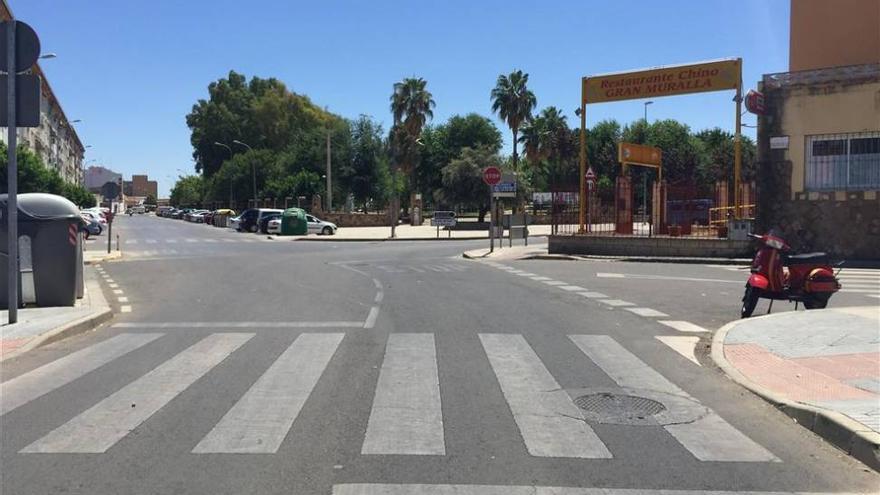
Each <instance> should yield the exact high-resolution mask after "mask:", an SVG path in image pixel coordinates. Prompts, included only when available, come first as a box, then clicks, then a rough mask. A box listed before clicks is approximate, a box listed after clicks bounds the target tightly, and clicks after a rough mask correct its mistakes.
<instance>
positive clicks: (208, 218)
mask: <svg viewBox="0 0 880 495" xmlns="http://www.w3.org/2000/svg"><path fill="white" fill-rule="evenodd" d="M214 213H217V212H216V210H215V211H209V212H208V213H205V214H204V215H202V221H203V222H205V225H211V224H212V220H213V219H214Z"/></svg>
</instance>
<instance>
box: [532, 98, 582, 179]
mask: <svg viewBox="0 0 880 495" xmlns="http://www.w3.org/2000/svg"><path fill="white" fill-rule="evenodd" d="M519 140H520V142H521V143H523V146H524V149H525V154H526V158H528V160H529V162H530V163H532V164H533V165H534V166H539V167H542V168H543V169H544V170H545V171H546V173H547V174H548V175H549V176H550V177H551V179H550V182H551V183H561V182H569V183H573V182H572V181H577V178H578V172H577V165H578V164H577V155H578V147H577V144H576V143H577V141H576V139H575V135H574V133H572V130H571V129H570V128H569V127H568V122H566V117H565V115H563V114H562V112H560V111H559V109H558V108H556V107H553V106H551V107H547V108H545V109H543V110H541V113H540V114H539V115H538V116H537V117H535V118H533V119H532V120H531V121H529V122H528V124H526V126H525V127H523V130H522V135H521V136H520V138H519ZM572 175H573V177H572Z"/></svg>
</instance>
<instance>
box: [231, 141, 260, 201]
mask: <svg viewBox="0 0 880 495" xmlns="http://www.w3.org/2000/svg"><path fill="white" fill-rule="evenodd" d="M232 144H237V145H239V146H244V147H245V148H247V149H248V151H253V150H254V149H253V148H251V147H250V146H249V145H248V144H246V143H242V142H241V141H239V140H238V139H233V140H232ZM251 175H252V177H253V181H254V207H255V208H256V206H257V204H258V203H257V164H256V163H255V162H253V161H251Z"/></svg>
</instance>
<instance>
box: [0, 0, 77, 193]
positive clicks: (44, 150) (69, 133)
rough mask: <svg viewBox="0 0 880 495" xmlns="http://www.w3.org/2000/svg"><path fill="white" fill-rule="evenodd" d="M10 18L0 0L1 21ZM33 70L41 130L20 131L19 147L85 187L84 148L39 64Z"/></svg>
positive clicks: (0, 133) (0, 134)
mask: <svg viewBox="0 0 880 495" xmlns="http://www.w3.org/2000/svg"><path fill="white" fill-rule="evenodd" d="M11 18H12V12H11V10H10V9H9V5H8V4H7V3H6V0H0V20H2V21H6V20H9V19H11ZM32 70H33V73H34V74H36V75H38V76H40V78H41V79H42V88H41V92H42V98H41V102H40V126H39V127H31V128H22V129H18V131H17V132H16V136H17V137H18V143H19V145H24V146H27V147H29V148H30V149H32V150H34V152H35V153H36V154H37V155H38V156H39V157H40V159H41V160H42V161H43V163H44V164H45V165H46V166H47V167H51V168H54V169H55V170H57V171H58V173H59V175H61V177H62V178H63V179H64V180H65V181H67V182H72V183H75V184H82V183H83V167H82V164H83V156H84V154H85V147H84V146H83V144H82V142H81V141H80V139H79V136H78V135H77V133H76V129H74V128H73V125H72V124H70V121H69V120H68V119H67V116H66V115H65V113H64V110H63V109H62V108H61V104H60V103H59V101H58V99H57V98H56V96H55V93H54V91H52V87H51V86H50V85H49V81H48V80H47V79H46V75H45V74H44V73H43V71H42V69H40V64H39V63H37V64H35V65H34V67H33V69H32ZM7 133H8V131H7V128H6V127H0V140H2V141H3V142H4V143H5V142H6V141H7V139H6V138H7Z"/></svg>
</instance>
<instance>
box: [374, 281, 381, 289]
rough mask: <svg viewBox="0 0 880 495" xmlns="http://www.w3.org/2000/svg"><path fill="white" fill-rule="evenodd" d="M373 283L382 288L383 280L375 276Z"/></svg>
mask: <svg viewBox="0 0 880 495" xmlns="http://www.w3.org/2000/svg"><path fill="white" fill-rule="evenodd" d="M373 285H374V286H375V287H376V288H377V289H379V290H382V282H380V281H379V279H378V278H374V279H373Z"/></svg>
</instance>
